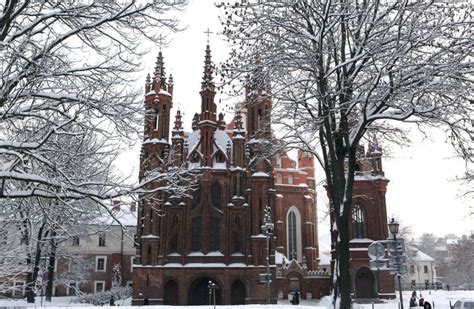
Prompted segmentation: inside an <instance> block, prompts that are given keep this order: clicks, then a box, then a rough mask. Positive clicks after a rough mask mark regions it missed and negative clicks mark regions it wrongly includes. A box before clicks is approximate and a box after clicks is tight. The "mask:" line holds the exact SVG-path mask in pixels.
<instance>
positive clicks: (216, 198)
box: [211, 181, 221, 208]
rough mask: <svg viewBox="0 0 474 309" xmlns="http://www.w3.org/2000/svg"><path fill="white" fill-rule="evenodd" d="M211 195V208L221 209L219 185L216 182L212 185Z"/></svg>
mask: <svg viewBox="0 0 474 309" xmlns="http://www.w3.org/2000/svg"><path fill="white" fill-rule="evenodd" d="M211 195H212V196H211V200H212V206H214V207H216V208H221V185H220V184H219V182H218V181H214V182H213V183H212V188H211Z"/></svg>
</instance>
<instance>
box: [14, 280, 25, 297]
mask: <svg viewBox="0 0 474 309" xmlns="http://www.w3.org/2000/svg"><path fill="white" fill-rule="evenodd" d="M14 286H15V290H14V292H13V294H14V295H15V296H23V295H25V282H24V281H15V284H14Z"/></svg>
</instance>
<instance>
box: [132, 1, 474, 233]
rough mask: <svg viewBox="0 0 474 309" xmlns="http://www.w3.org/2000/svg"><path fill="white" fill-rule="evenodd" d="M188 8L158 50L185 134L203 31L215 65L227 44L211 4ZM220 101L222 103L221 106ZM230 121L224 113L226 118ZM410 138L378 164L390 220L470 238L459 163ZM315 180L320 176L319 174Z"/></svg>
mask: <svg viewBox="0 0 474 309" xmlns="http://www.w3.org/2000/svg"><path fill="white" fill-rule="evenodd" d="M189 2H190V3H189V6H188V9H187V10H186V12H183V13H181V14H179V17H180V18H181V20H182V23H183V25H185V26H187V29H186V30H185V31H183V32H180V33H177V34H173V35H171V36H170V37H169V38H170V40H171V43H170V44H169V46H167V47H165V48H163V49H162V52H163V55H164V61H165V66H166V71H167V73H168V74H169V73H172V74H173V77H174V83H175V86H174V98H173V100H174V108H173V111H172V115H174V113H175V111H176V109H177V107H178V106H179V107H180V109H181V111H182V112H184V126H185V129H187V130H190V127H191V119H192V116H193V115H194V113H196V112H199V110H200V96H199V90H200V86H201V79H202V73H203V65H204V50H205V47H206V42H207V34H205V33H204V32H205V31H206V30H207V29H208V28H209V29H210V31H212V32H214V33H213V34H211V35H210V45H211V50H212V56H213V61H214V63H215V64H218V63H219V62H220V61H223V60H224V59H225V58H226V57H227V52H228V48H227V46H226V43H225V42H224V41H223V40H222V37H221V36H220V35H219V34H218V32H219V31H220V29H221V27H220V23H219V20H218V16H219V14H220V12H219V11H220V10H218V9H216V8H214V6H213V3H214V1H213V0H190V1H189ZM157 54H158V49H157V48H156V49H155V50H154V51H152V52H150V54H149V55H148V56H147V57H145V58H144V59H143V61H144V72H143V74H142V84H143V85H144V82H145V76H146V74H147V73H152V72H153V68H154V64H155V59H156V56H157ZM219 99H221V100H222V101H221V102H220V103H219ZM234 101H235V99H234ZM216 103H217V104H218V111H223V110H225V106H226V104H227V105H229V106H230V105H232V101H228V100H227V99H224V98H223V96H219V95H217V98H216ZM230 116H231V115H230V113H227V117H226V118H229V117H230ZM172 119H174V116H173V118H172ZM411 138H412V140H413V143H412V145H410V146H409V147H407V148H405V149H400V148H398V147H396V146H393V147H392V149H391V152H390V158H387V157H386V158H384V161H383V165H384V170H385V175H386V176H387V178H389V179H390V183H389V185H388V190H387V196H386V200H387V213H388V216H389V218H390V217H391V216H392V215H395V216H396V217H397V218H399V219H400V221H401V223H402V224H405V225H409V226H411V227H412V230H413V232H414V236H415V237H416V236H420V235H421V234H423V233H434V234H436V235H438V236H444V235H445V234H447V233H454V234H457V235H459V236H460V235H462V234H468V233H470V231H471V229H474V228H473V226H474V222H473V219H472V216H471V218H470V217H469V213H470V211H474V208H471V209H469V206H470V205H472V204H473V199H472V198H471V199H470V200H467V199H461V198H459V197H458V196H459V195H460V194H462V190H463V189H464V190H465V189H466V188H465V187H464V188H463V187H462V186H461V185H460V183H459V182H454V181H452V180H454V179H455V178H456V176H459V175H461V174H462V172H463V168H464V165H463V162H462V160H460V159H456V158H453V155H452V150H451V148H450V146H449V145H448V144H447V143H446V142H445V140H444V137H443V135H442V134H440V132H437V133H436V134H435V137H434V138H432V139H431V140H423V139H422V138H421V137H420V136H419V135H418V134H412V136H411ZM137 149H138V147H136V148H135V150H134V151H133V152H131V153H129V154H127V155H126V160H127V161H128V160H132V161H133V162H136V164H135V173H136V169H137V166H138V150H137ZM128 162H131V161H128ZM317 168H319V166H317ZM318 175H322V173H321V172H319V173H318ZM319 180H322V179H319ZM319 180H318V181H319ZM319 192H321V193H320V194H319V195H320V198H318V207H319V210H318V213H319V216H320V217H323V215H324V211H326V208H327V206H326V205H324V204H325V202H324V201H325V200H327V198H323V197H322V196H321V195H324V191H323V190H319ZM471 207H473V206H471ZM319 233H320V235H322V234H327V233H329V224H327V223H325V222H322V223H320V225H319Z"/></svg>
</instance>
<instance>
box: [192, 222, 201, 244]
mask: <svg viewBox="0 0 474 309" xmlns="http://www.w3.org/2000/svg"><path fill="white" fill-rule="evenodd" d="M191 230H192V234H191V251H200V250H201V218H194V219H193V221H192V223H191Z"/></svg>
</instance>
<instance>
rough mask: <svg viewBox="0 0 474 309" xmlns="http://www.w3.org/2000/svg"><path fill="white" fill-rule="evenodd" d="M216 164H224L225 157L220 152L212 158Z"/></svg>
mask: <svg viewBox="0 0 474 309" xmlns="http://www.w3.org/2000/svg"><path fill="white" fill-rule="evenodd" d="M214 159H215V161H216V163H225V156H224V154H223V153H222V151H218V152H217V153H216V155H215V156H214Z"/></svg>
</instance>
